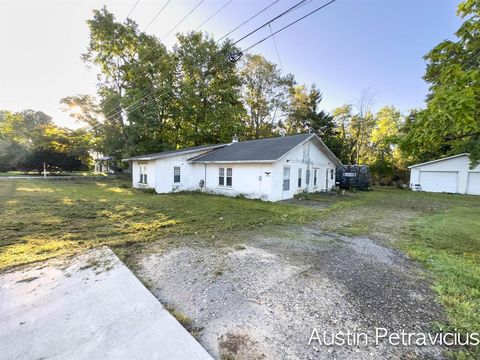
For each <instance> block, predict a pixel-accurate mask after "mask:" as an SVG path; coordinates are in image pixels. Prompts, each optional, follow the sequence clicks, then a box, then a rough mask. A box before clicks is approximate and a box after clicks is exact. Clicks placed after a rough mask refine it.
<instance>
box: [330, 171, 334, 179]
mask: <svg viewBox="0 0 480 360" xmlns="http://www.w3.org/2000/svg"><path fill="white" fill-rule="evenodd" d="M330 179H332V180H333V169H331V170H330Z"/></svg>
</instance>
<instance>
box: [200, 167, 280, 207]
mask: <svg viewBox="0 0 480 360" xmlns="http://www.w3.org/2000/svg"><path fill="white" fill-rule="evenodd" d="M195 166H202V168H203V167H204V166H205V165H204V164H196V165H195ZM206 167H207V168H206V169H207V171H206V172H207V179H206V183H205V185H206V189H205V190H206V191H208V192H212V193H216V194H223V195H228V196H237V195H243V196H245V197H247V198H251V199H262V200H270V201H271V196H270V194H271V183H272V165H271V164H268V163H226V164H223V163H222V164H207V165H206ZM219 168H224V169H225V173H226V172H227V168H231V169H232V186H231V187H229V186H226V185H224V186H221V185H219V179H218V177H219V170H218V169H219Z"/></svg>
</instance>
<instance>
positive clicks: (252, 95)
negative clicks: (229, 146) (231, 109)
mask: <svg viewBox="0 0 480 360" xmlns="http://www.w3.org/2000/svg"><path fill="white" fill-rule="evenodd" d="M240 76H241V80H242V99H243V102H244V105H245V108H246V109H247V118H246V126H247V133H246V135H247V137H248V138H254V139H258V138H260V137H265V136H271V135H273V134H275V133H278V131H279V126H278V125H279V123H280V122H281V119H282V116H283V114H284V113H285V112H286V110H287V105H288V97H289V88H290V87H291V86H293V84H294V80H293V75H287V76H282V73H281V71H280V69H278V67H277V66H276V65H275V64H274V63H272V62H270V61H268V60H267V59H265V58H264V57H263V56H261V55H246V56H245V57H244V59H243V61H242V65H241V69H240Z"/></svg>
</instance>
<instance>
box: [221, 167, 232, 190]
mask: <svg viewBox="0 0 480 360" xmlns="http://www.w3.org/2000/svg"><path fill="white" fill-rule="evenodd" d="M225 174H226V176H225ZM232 174H233V172H232V168H227V171H226V172H225V168H219V169H218V185H220V186H232Z"/></svg>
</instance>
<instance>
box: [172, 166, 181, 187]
mask: <svg viewBox="0 0 480 360" xmlns="http://www.w3.org/2000/svg"><path fill="white" fill-rule="evenodd" d="M173 182H174V183H179V182H180V166H174V167H173Z"/></svg>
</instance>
